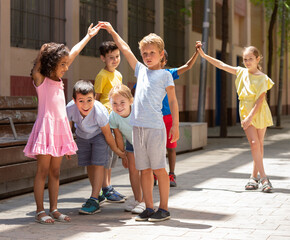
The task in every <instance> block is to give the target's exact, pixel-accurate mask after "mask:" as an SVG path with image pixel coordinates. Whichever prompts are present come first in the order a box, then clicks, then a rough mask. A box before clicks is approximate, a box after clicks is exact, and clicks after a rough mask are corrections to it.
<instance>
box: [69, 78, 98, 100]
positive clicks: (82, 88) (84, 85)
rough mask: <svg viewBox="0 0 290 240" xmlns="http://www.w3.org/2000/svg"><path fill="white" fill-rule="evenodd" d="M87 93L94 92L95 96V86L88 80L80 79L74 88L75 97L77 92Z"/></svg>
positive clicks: (74, 97)
mask: <svg viewBox="0 0 290 240" xmlns="http://www.w3.org/2000/svg"><path fill="white" fill-rule="evenodd" d="M78 93H80V94H82V95H87V94H89V93H92V94H93V95H94V97H95V88H94V85H93V84H92V83H91V82H90V81H87V80H79V81H77V82H76V84H75V85H74V88H73V99H76V98H77V94H78Z"/></svg>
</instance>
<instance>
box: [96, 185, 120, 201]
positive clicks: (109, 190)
mask: <svg viewBox="0 0 290 240" xmlns="http://www.w3.org/2000/svg"><path fill="white" fill-rule="evenodd" d="M102 190H103V193H104V195H105V197H106V199H107V201H108V202H115V203H123V202H125V199H124V198H122V197H120V196H119V195H117V194H116V193H115V191H114V189H113V187H112V186H109V187H105V188H103V189H102Z"/></svg>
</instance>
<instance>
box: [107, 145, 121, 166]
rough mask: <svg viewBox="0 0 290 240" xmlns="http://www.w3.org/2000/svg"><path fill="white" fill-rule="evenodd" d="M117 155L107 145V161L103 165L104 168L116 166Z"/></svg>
mask: <svg viewBox="0 0 290 240" xmlns="http://www.w3.org/2000/svg"><path fill="white" fill-rule="evenodd" d="M118 158H119V156H118V155H117V154H116V153H115V152H114V151H112V149H111V148H110V147H108V162H107V164H106V165H105V168H106V169H110V168H113V167H115V166H116V163H117V161H118Z"/></svg>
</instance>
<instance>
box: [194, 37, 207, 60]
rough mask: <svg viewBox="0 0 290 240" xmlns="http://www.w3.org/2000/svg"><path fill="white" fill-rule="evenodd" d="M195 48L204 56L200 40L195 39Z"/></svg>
mask: <svg viewBox="0 0 290 240" xmlns="http://www.w3.org/2000/svg"><path fill="white" fill-rule="evenodd" d="M195 48H196V50H197V51H198V53H199V54H200V56H202V57H205V53H204V51H203V50H202V43H201V41H196V44H195Z"/></svg>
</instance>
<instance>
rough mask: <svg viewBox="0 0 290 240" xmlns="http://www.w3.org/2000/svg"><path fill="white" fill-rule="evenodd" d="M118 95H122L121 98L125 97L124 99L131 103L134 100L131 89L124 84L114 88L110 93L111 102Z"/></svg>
mask: <svg viewBox="0 0 290 240" xmlns="http://www.w3.org/2000/svg"><path fill="white" fill-rule="evenodd" d="M116 94H120V95H121V96H123V97H124V98H128V99H129V101H131V100H133V95H132V93H131V90H130V88H128V87H127V86H126V85H124V84H118V85H116V86H114V87H113V88H112V89H111V91H110V92H109V99H110V100H111V99H112V97H113V96H114V95H116Z"/></svg>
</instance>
